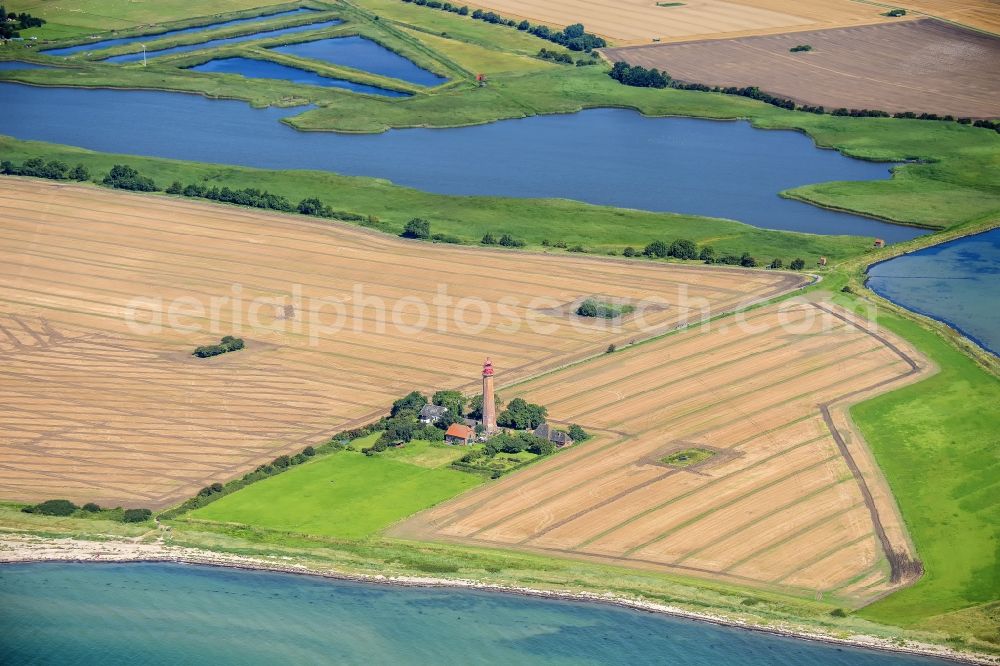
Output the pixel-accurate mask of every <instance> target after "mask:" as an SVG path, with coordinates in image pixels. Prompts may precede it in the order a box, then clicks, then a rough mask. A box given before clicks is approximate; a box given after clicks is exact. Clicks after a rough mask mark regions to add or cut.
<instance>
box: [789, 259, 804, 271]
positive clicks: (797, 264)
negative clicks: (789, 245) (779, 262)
mask: <svg viewBox="0 0 1000 666" xmlns="http://www.w3.org/2000/svg"><path fill="white" fill-rule="evenodd" d="M789 266H790V267H791V269H792V270H793V271H801V270H802V269H803V268H805V267H806V261H805V259H792V263H791V264H789Z"/></svg>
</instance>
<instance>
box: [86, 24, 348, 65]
mask: <svg viewBox="0 0 1000 666" xmlns="http://www.w3.org/2000/svg"><path fill="white" fill-rule="evenodd" d="M341 23H343V21H341V20H340V19H331V20H329V21H318V22H316V23H307V24H305V25H296V26H292V27H290V28H275V29H273V30H262V31H261V32H254V33H251V34H249V35H239V36H237V37H224V38H221V39H210V40H208V41H207V42H200V43H198V44H184V45H183V46H174V47H173V48H169V49H160V50H159V51H153V50H150V51H146V58H147V59H148V58H157V57H159V56H165V55H177V54H178V53H188V52H189V51H201V50H203V49H214V48H217V47H220V46H231V45H233V44H239V43H240V42H250V41H253V40H256V39H271V38H273V37H281V36H282V35H294V34H296V33H299V32H307V31H309V30H320V29H322V28H329V27H331V26H335V25H340V24H341ZM141 61H142V52H141V51H140V52H139V53H126V54H123V55H117V56H111V57H110V58H104V59H103V60H101V62H114V63H124V62H141Z"/></svg>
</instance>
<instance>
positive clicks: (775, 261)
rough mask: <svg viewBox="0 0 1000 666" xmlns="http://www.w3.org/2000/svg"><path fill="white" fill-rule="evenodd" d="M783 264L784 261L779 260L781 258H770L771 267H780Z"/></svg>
mask: <svg viewBox="0 0 1000 666" xmlns="http://www.w3.org/2000/svg"><path fill="white" fill-rule="evenodd" d="M783 265H784V262H783V261H781V259H772V260H771V268H781V267H782V266H783Z"/></svg>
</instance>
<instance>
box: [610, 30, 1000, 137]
mask: <svg viewBox="0 0 1000 666" xmlns="http://www.w3.org/2000/svg"><path fill="white" fill-rule="evenodd" d="M798 44H809V45H810V46H812V47H813V50H812V51H809V52H807V53H789V51H788V49H790V48H792V47H793V46H796V45H798ZM604 53H605V55H606V56H607V57H608V58H610V59H611V60H612V61H619V60H623V61H625V62H628V63H630V64H633V65H643V66H644V67H656V68H658V69H661V70H666V71H667V72H668V73H669V74H670V75H671V76H673V77H674V78H675V79H678V80H680V81H686V82H691V83H703V84H705V85H709V86H720V87H726V86H737V87H742V86H757V87H759V88H760V89H761V90H765V91H767V92H769V93H771V94H773V95H777V96H779V97H785V98H788V99H791V100H794V101H795V102H798V103H799V104H810V105H819V106H823V107H825V108H826V109H827V110H831V109H835V108H839V107H846V108H849V109H881V110H883V111H887V112H890V113H896V112H900V111H913V112H916V113H923V112H926V113H937V114H940V115H945V114H951V115H953V116H955V117H970V118H994V117H998V116H1000V67H997V66H996V63H998V62H1000V38H997V37H993V36H990V35H985V34H982V33H978V32H974V31H971V30H965V29H963V28H958V27H955V26H952V25H949V24H947V23H943V22H941V21H935V20H932V19H924V20H919V21H903V22H900V23H886V24H880V25H866V26H857V27H850V28H836V29H831V30H815V31H808V32H797V33H793V34H781V35H769V36H758V37H741V38H737V39H722V40H711V41H697V42H685V43H683V44H657V45H651V46H634V47H625V48H613V49H605V50H604Z"/></svg>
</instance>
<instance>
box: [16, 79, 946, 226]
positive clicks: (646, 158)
mask: <svg viewBox="0 0 1000 666" xmlns="http://www.w3.org/2000/svg"><path fill="white" fill-rule="evenodd" d="M0 104H2V106H3V108H4V123H3V128H2V129H0V132H2V133H4V134H9V135H11V136H15V137H17V138H20V139H35V140H39V141H51V142H55V143H63V144H70V145H74V146H82V147H84V148H90V149H93V150H100V151H105V152H112V153H125V154H136V155H149V156H155V157H167V158H176V159H184V160H194V161H199V162H214V163H224V164H237V165H243V166H252V167H261V168H267V169H320V170H325V171H333V172H337V173H342V174H348V175H357V176H374V177H379V178H387V179H389V180H391V181H393V182H395V183H397V184H400V185H408V186H411V187H415V188H418V189H421V190H425V191H428V192H436V193H440V194H459V195H470V194H483V195H498V196H510V197H562V198H568V199H576V200H578V201H585V202H588V203H593V204H603V205H609V206H618V207H624V208H638V209H644V210H652V211H672V212H679V213H694V214H699V215H708V216H714V217H725V218H729V219H734V220H739V221H741V222H746V223H748V224H752V225H755V226H758V227H764V228H770V229H786V230H792V231H804V232H811V233H818V234H857V235H863V236H878V237H880V238H884V239H885V240H886V241H888V242H893V241H899V240H904V239H908V238H914V237H916V236H919V235H922V234H924V233H927V232H926V231H925V230H922V229H917V228H914V227H906V226H901V225H894V224H888V223H885V222H881V221H878V220H872V219H868V218H864V217H860V216H856V215H849V214H846V213H839V212H835V211H830V210H825V209H822V208H819V207H816V206H811V205H808V204H805V203H801V202H798V201H792V200H788V199H782V198H780V197H779V196H778V192H780V191H781V190H784V189H787V188H791V187H795V186H797V185H804V184H808V183H818V182H824V181H831V180H875V179H880V178H888V177H889V175H890V174H889V168H890V165H887V164H878V163H874V162H864V161H861V160H854V159H850V158H848V157H844V156H843V155H841V154H839V153H837V152H835V151H832V150H820V149H817V148H816V147H815V145H814V144H813V142H812V140H811V139H810V138H809V137H807V136H805V135H802V134H800V133H798V132H791V131H765V130H757V129H754V128H753V127H751V126H750V125H749V123H747V122H744V121H740V122H719V121H711V120H698V119H692V118H648V117H645V116H642V115H641V114H639V113H636V112H634V111H628V110H625V109H593V110H589V111H583V112H580V113H574V114H568V115H550V116H535V117H531V118H525V119H521V120H506V121H500V122H496V123H490V124H488V125H477V126H474V127H462V128H455V129H440V130H430V129H404V130H391V131H389V132H385V133H383V134H336V133H332V132H299V131H296V130H294V129H293V128H291V127H289V126H287V125H285V124H284V123H281V122H278V121H279V120H280V119H282V118H284V117H287V116H292V115H295V114H297V113H301V111H302V109H277V108H268V109H254V108H251V107H250V106H249V105H247V104H245V103H243V102H239V101H233V100H209V99H206V98H204V97H200V96H198V95H185V94H179V93H169V92H158V91H126V90H86V89H81V88H47V87H37V86H25V85H19V84H14V83H0ZM67 109H71V110H72V113H67ZM79 118H87V121H88V122H86V123H81V122H79V121H78V119H79Z"/></svg>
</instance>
